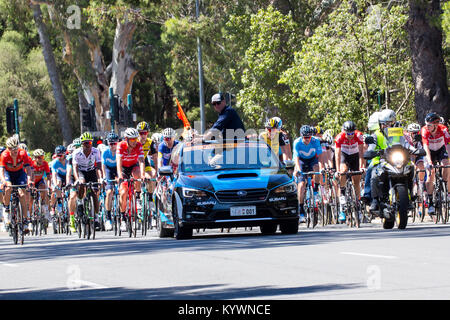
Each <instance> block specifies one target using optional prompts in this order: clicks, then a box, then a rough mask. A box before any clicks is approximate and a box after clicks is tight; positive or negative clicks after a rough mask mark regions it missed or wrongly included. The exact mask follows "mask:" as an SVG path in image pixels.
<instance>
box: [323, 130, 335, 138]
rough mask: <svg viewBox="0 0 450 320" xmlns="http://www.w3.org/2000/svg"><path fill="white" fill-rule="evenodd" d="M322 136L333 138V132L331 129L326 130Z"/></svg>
mask: <svg viewBox="0 0 450 320" xmlns="http://www.w3.org/2000/svg"><path fill="white" fill-rule="evenodd" d="M323 135H324V136H330V137H334V132H333V130H332V129H328V130H325V132H324V133H323Z"/></svg>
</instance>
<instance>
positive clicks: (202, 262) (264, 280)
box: [0, 222, 450, 300]
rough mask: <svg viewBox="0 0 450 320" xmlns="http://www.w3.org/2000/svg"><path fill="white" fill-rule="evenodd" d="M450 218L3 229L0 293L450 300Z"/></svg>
mask: <svg viewBox="0 0 450 320" xmlns="http://www.w3.org/2000/svg"><path fill="white" fill-rule="evenodd" d="M449 243H450V225H434V224H432V223H430V222H427V223H422V224H414V225H413V224H410V225H408V228H407V229H406V230H396V229H394V230H383V229H382V227H381V225H380V224H378V223H376V222H375V223H372V224H365V225H363V226H362V228H360V229H349V228H347V227H346V226H343V225H339V226H331V227H326V228H316V229H314V230H311V229H309V230H307V229H306V228H305V227H304V225H301V226H300V231H299V233H298V234H297V235H281V234H279V233H278V234H276V235H273V236H261V235H260V234H259V229H258V228H253V230H252V231H250V230H247V232H245V231H244V229H238V230H231V232H230V233H220V232H219V233H218V232H217V230H214V231H212V230H211V231H207V232H206V233H204V232H200V233H198V234H197V233H196V232H194V238H193V239H191V240H184V241H176V240H175V239H167V238H166V239H159V238H158V237H157V236H156V234H155V233H154V232H152V233H151V234H150V235H147V237H141V236H138V237H137V238H128V236H124V235H123V236H122V237H121V238H119V237H115V236H114V235H113V234H112V232H102V233H97V239H96V240H94V241H92V240H89V241H88V240H83V239H81V240H80V239H78V236H77V235H72V236H65V235H52V234H49V235H47V236H42V237H33V236H27V237H26V238H25V244H24V245H23V246H20V245H13V243H12V239H11V238H9V237H8V235H7V234H5V233H0V299H170V300H172V299H183V300H184V299H194V300H195V299H214V300H215V299H263V300H266V299H270V300H279V299H280V300H282V299H303V300H304V299H333V300H334V299H433V300H435V299H450V272H449V270H450V250H449Z"/></svg>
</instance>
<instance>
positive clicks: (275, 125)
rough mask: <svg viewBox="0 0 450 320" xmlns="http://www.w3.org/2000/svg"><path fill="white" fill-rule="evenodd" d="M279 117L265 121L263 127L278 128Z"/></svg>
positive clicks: (279, 126) (279, 124)
mask: <svg viewBox="0 0 450 320" xmlns="http://www.w3.org/2000/svg"><path fill="white" fill-rule="evenodd" d="M280 122H281V119H280V118H278V117H273V118H270V119H268V120H267V121H266V124H265V127H266V128H272V129H280V128H281V123H280Z"/></svg>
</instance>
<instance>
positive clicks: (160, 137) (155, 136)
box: [151, 132, 163, 143]
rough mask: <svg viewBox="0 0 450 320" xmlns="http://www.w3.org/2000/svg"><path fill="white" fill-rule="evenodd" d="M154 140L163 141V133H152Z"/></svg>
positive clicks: (156, 141)
mask: <svg viewBox="0 0 450 320" xmlns="http://www.w3.org/2000/svg"><path fill="white" fill-rule="evenodd" d="M151 139H152V141H155V143H161V142H162V141H163V135H162V133H159V132H156V133H154V134H152V138H151Z"/></svg>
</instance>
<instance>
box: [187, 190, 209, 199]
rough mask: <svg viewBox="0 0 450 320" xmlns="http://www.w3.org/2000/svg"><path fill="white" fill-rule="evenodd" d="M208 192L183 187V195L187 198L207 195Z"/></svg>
mask: <svg viewBox="0 0 450 320" xmlns="http://www.w3.org/2000/svg"><path fill="white" fill-rule="evenodd" d="M206 196H207V194H206V192H205V191H202V190H198V189H190V188H183V197H185V198H193V197H196V198H202V197H206Z"/></svg>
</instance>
